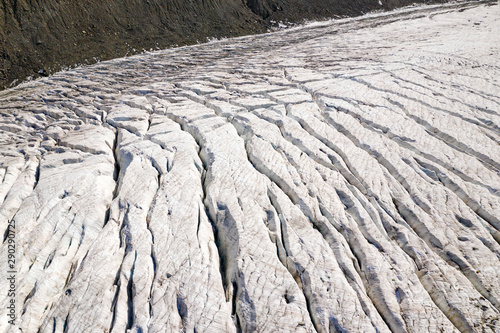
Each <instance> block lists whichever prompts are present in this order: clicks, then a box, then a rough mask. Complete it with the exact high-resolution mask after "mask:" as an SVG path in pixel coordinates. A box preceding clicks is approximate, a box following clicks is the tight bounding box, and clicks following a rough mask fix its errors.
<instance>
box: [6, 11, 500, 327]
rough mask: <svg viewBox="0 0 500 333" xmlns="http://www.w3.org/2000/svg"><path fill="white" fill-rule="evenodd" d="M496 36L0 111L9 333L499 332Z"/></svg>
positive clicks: (435, 30)
mask: <svg viewBox="0 0 500 333" xmlns="http://www.w3.org/2000/svg"><path fill="white" fill-rule="evenodd" d="M499 14H500V9H499V7H498V5H497V4H496V3H487V2H486V3H477V2H471V3H467V2H463V3H455V4H450V5H440V6H428V7H414V8H407V9H404V10H399V11H396V12H393V13H385V14H370V15H367V16H365V17H362V18H357V19H345V20H338V21H333V22H326V23H321V24H313V25H309V26H305V27H302V28H299V29H292V30H286V31H282V32H278V33H273V34H268V35H263V36H253V37H245V38H240V39H234V40H227V41H218V42H213V43H210V44H205V45H199V46H194V47H186V48H180V49H174V50H167V51H162V52H157V53H151V54H143V55H140V56H134V57H130V58H124V59H118V60H113V61H110V62H105V63H101V64H97V65H95V66H90V67H85V68H79V69H76V70H72V71H67V72H62V73H59V74H56V75H54V76H52V77H49V78H46V79H42V80H38V81H35V82H31V83H27V84H24V85H22V86H19V87H17V88H15V89H12V90H7V91H4V92H2V93H0V115H1V119H0V140H1V142H0V152H1V155H0V158H1V159H0V180H1V183H0V204H1V206H0V223H1V224H0V226H1V228H2V233H5V231H6V229H7V225H8V223H9V221H12V220H13V219H14V220H15V221H16V225H17V234H16V241H17V245H18V249H17V253H16V255H17V259H18V273H17V277H18V281H17V291H18V293H17V298H16V301H17V316H18V318H17V325H18V326H19V328H21V329H22V330H23V331H25V332H36V331H39V332H127V331H130V332H166V331H168V332H252V331H257V332H278V331H281V332H295V331H297V332H344V331H349V332H416V331H421V332H440V331H441V332H500V322H499V320H500V318H499V316H500V279H499V274H500V273H499V272H500V220H499V219H500V192H499V189H500V177H499V175H500V158H499V157H500V146H499V143H500V130H499V126H500V108H499V106H500V82H499V81H498V77H500V67H499V66H500V64H499V63H498V59H497V54H498V52H499V51H500V50H499V49H498V46H499V45H500V39H499V37H498V36H500V26H499V25H498V24H497V23H495V19H496V18H497V17H498V15H499ZM457 36H458V37H457ZM6 251H7V250H6V243H5V242H4V244H3V246H2V254H3V253H7V252H6ZM6 260H7V256H6V255H2V257H1V258H0V262H1V265H2V267H4V266H5V267H6V265H7V262H6ZM5 272H6V270H2V275H1V276H0V277H1V278H2V281H4V280H5V279H4V274H6V273H5ZM2 284H3V282H2ZM3 289H6V288H2V290H3ZM0 299H1V300H2V311H6V306H7V302H8V301H9V299H8V298H7V295H6V294H2V295H1V297H0ZM2 317H3V318H5V317H6V316H5V315H4V312H2ZM12 329H14V328H13V327H12V326H9V325H8V324H7V321H6V320H2V321H0V331H2V332H9V331H10V330H12Z"/></svg>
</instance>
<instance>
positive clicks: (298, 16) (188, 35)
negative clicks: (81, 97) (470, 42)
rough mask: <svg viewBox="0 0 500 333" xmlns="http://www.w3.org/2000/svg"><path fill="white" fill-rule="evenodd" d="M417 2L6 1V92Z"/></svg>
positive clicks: (0, 43) (1, 66) (0, 72)
mask: <svg viewBox="0 0 500 333" xmlns="http://www.w3.org/2000/svg"><path fill="white" fill-rule="evenodd" d="M412 2H414V1H412V0H389V1H387V0H384V1H382V5H380V3H379V1H378V0H356V1H352V0H313V1H308V0H307V1H306V0H246V1H245V0H188V1H183V0H104V1H98V0H82V1H68V0H52V1H41V0H2V1H0V89H4V88H6V87H8V86H10V85H13V84H15V83H16V82H17V83H19V82H20V80H23V79H25V78H27V77H30V76H31V77H37V76H40V75H47V74H50V73H52V72H54V71H58V70H60V69H61V68H63V67H67V66H72V65H75V64H84V63H93V62H96V61H97V60H106V59H111V58H115V57H122V56H125V55H127V54H132V53H137V52H141V51H142V50H143V49H146V50H150V49H151V48H153V49H156V48H166V47H169V46H172V45H182V44H193V43H196V42H198V41H206V38H207V37H224V36H226V37H228V36H238V35H244V34H253V33H261V32H265V31H266V30H267V29H268V28H269V27H270V25H271V24H272V22H273V21H274V22H278V21H290V22H300V21H301V20H303V19H318V18H324V17H333V16H336V15H341V16H344V15H357V14H361V13H364V12H367V11H371V10H376V9H391V8H394V7H397V6H402V5H407V4H410V3H412Z"/></svg>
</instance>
